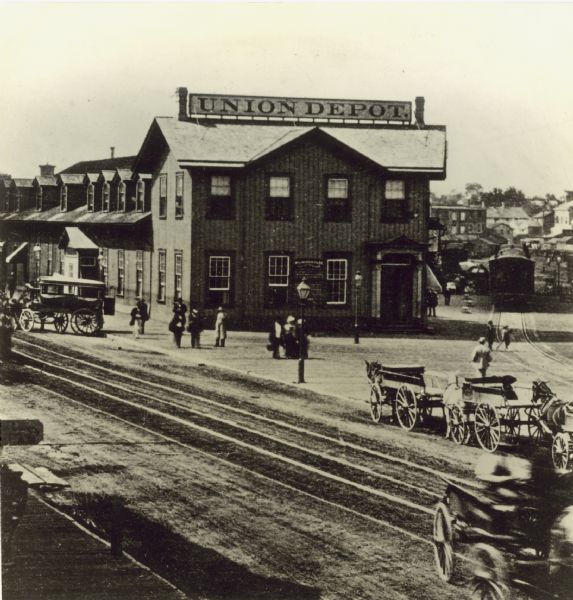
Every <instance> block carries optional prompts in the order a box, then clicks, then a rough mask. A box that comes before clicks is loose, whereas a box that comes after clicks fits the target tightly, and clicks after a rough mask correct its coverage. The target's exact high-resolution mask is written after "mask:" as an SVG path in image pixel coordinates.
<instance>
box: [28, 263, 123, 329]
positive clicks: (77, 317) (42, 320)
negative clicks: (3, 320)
mask: <svg viewBox="0 0 573 600" xmlns="http://www.w3.org/2000/svg"><path fill="white" fill-rule="evenodd" d="M28 295H29V296H30V298H29V299H28V301H27V302H26V303H25V305H24V308H23V309H22V311H21V313H20V317H19V323H20V327H21V328H22V329H23V330H24V331H27V332H29V331H32V330H33V328H34V326H35V325H40V327H41V328H42V329H43V328H44V325H45V324H52V325H53V326H54V329H55V330H56V331H57V332H58V333H65V331H66V330H67V328H68V325H69V326H71V329H72V331H73V332H74V333H77V334H80V335H95V334H97V333H99V332H100V331H101V329H102V327H103V315H104V314H106V315H107V314H113V313H114V308H115V305H114V299H113V298H106V297H105V284H104V283H103V282H102V281H98V280H95V279H76V278H71V277H64V276H62V275H51V276H46V277H41V278H40V280H39V287H37V288H32V287H28Z"/></svg>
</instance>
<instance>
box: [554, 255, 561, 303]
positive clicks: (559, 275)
mask: <svg viewBox="0 0 573 600" xmlns="http://www.w3.org/2000/svg"><path fill="white" fill-rule="evenodd" d="M555 263H556V265H557V293H558V294H560V293H561V254H555Z"/></svg>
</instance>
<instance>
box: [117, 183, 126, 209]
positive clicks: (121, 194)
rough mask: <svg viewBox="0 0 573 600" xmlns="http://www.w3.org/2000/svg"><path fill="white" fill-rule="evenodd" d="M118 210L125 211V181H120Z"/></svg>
mask: <svg viewBox="0 0 573 600" xmlns="http://www.w3.org/2000/svg"><path fill="white" fill-rule="evenodd" d="M117 210H119V211H122V212H125V183H124V182H123V181H120V182H119V185H118V186H117Z"/></svg>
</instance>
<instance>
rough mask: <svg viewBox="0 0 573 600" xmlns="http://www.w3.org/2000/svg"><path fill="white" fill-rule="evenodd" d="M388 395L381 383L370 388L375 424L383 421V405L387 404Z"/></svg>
mask: <svg viewBox="0 0 573 600" xmlns="http://www.w3.org/2000/svg"><path fill="white" fill-rule="evenodd" d="M387 397H388V394H387V392H386V389H385V388H383V387H382V386H381V385H380V384H379V383H373V384H371V387H370V416H371V417H372V420H373V421H374V423H380V421H381V420H382V405H383V404H384V403H385V402H386V399H387Z"/></svg>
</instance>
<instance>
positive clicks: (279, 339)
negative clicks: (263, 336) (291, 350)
mask: <svg viewBox="0 0 573 600" xmlns="http://www.w3.org/2000/svg"><path fill="white" fill-rule="evenodd" d="M284 345H285V341H284V332H283V326H282V323H281V320H280V317H276V319H275V320H274V323H273V325H272V327H271V330H270V332H269V345H268V346H267V350H269V351H270V352H272V353H273V358H276V359H280V358H281V348H283V349H284Z"/></svg>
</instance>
